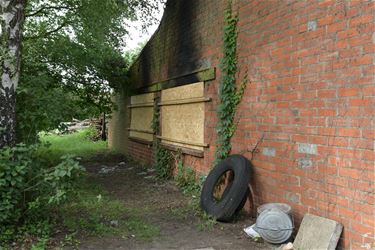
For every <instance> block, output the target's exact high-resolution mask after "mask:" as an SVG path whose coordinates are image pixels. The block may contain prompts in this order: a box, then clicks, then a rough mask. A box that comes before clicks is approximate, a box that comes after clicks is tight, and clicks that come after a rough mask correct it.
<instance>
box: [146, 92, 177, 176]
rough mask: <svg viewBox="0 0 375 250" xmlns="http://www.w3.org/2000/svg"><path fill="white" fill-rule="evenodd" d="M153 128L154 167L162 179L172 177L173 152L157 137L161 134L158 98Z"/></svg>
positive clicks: (155, 105)
mask: <svg viewBox="0 0 375 250" xmlns="http://www.w3.org/2000/svg"><path fill="white" fill-rule="evenodd" d="M151 128H152V131H153V133H154V136H155V138H154V140H153V145H152V147H153V154H154V162H155V163H154V164H155V165H154V168H155V169H156V173H157V176H158V177H159V178H160V179H170V178H171V176H172V171H173V169H172V164H171V161H172V159H173V156H172V154H171V152H169V151H168V150H166V149H164V148H163V147H162V146H161V143H160V139H159V138H157V135H159V134H160V107H159V105H158V98H157V99H156V101H155V104H154V114H153V117H152V123H151Z"/></svg>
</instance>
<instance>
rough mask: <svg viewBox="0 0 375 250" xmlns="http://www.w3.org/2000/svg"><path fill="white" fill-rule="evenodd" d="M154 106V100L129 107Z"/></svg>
mask: <svg viewBox="0 0 375 250" xmlns="http://www.w3.org/2000/svg"><path fill="white" fill-rule="evenodd" d="M153 106H154V103H153V102H148V103H140V104H133V105H129V106H128V108H129V109H132V108H144V107H153Z"/></svg>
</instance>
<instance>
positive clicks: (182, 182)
mask: <svg viewBox="0 0 375 250" xmlns="http://www.w3.org/2000/svg"><path fill="white" fill-rule="evenodd" d="M174 159H175V163H176V166H177V168H176V175H175V178H174V180H175V182H176V185H177V186H178V187H179V188H180V190H181V191H182V192H183V193H184V194H185V195H187V196H189V197H190V198H191V200H190V202H189V205H188V206H187V207H186V208H184V209H181V208H180V209H179V210H173V211H172V213H173V214H175V215H178V216H180V217H183V218H185V219H186V217H187V216H188V215H189V214H191V213H193V215H194V216H197V217H198V218H199V220H200V223H199V224H198V229H199V230H211V229H212V228H213V226H214V225H215V224H217V222H216V220H215V219H214V218H213V217H212V216H210V215H208V214H206V213H205V212H204V211H203V210H202V209H201V207H200V193H201V190H202V185H203V182H204V180H205V176H198V175H197V173H196V172H195V171H194V169H192V168H191V167H189V166H185V165H184V164H183V158H182V154H181V152H177V154H176V155H175V156H174Z"/></svg>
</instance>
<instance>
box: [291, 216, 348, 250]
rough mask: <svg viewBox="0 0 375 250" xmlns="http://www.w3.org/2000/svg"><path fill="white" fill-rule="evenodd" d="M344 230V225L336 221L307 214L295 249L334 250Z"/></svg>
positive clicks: (295, 242) (298, 234) (294, 244)
mask: <svg viewBox="0 0 375 250" xmlns="http://www.w3.org/2000/svg"><path fill="white" fill-rule="evenodd" d="M342 228H343V227H342V225H341V224H340V223H338V222H336V221H334V220H330V219H327V218H323V217H320V216H316V215H312V214H306V215H305V216H304V217H303V220H302V223H301V226H300V228H299V231H298V233H297V236H296V239H295V240H294V243H293V246H294V249H295V250H302V249H303V250H308V249H311V250H312V249H319V250H331V249H332V250H334V249H336V246H337V242H338V241H339V238H340V235H341V232H342Z"/></svg>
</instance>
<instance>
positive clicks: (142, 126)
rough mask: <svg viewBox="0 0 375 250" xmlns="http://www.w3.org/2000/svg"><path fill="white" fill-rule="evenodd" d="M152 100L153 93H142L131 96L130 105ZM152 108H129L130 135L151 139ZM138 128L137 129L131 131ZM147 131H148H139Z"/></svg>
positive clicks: (148, 102) (146, 102) (147, 102)
mask: <svg viewBox="0 0 375 250" xmlns="http://www.w3.org/2000/svg"><path fill="white" fill-rule="evenodd" d="M153 101H154V93H149V94H142V95H137V96H132V97H131V105H138V104H139V105H141V104H150V103H152V102H153ZM153 112H154V108H153V107H152V106H148V107H141V106H140V107H135V108H132V109H131V123H130V134H129V136H130V137H134V138H139V139H143V140H146V141H152V140H153V135H152V134H151V133H152V129H151V123H152V117H153ZM132 130H138V131H132ZM139 131H148V132H149V133H144V132H139Z"/></svg>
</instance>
